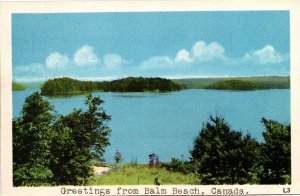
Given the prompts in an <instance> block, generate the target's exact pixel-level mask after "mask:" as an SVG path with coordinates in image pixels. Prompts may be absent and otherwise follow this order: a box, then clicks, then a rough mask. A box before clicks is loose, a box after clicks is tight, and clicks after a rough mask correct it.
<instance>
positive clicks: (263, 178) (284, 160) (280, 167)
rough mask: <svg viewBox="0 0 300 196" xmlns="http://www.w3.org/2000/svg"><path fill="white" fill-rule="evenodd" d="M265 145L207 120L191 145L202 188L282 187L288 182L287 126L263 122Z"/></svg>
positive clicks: (221, 122) (218, 121) (219, 122)
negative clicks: (227, 186) (254, 185)
mask: <svg viewBox="0 0 300 196" xmlns="http://www.w3.org/2000/svg"><path fill="white" fill-rule="evenodd" d="M262 122H263V124H264V125H265V128H266V132H264V133H263V136H264V138H265V142H264V143H262V144H259V143H258V142H257V141H256V140H255V139H253V138H251V136H250V135H249V134H248V135H246V136H242V134H241V132H237V131H233V130H231V129H230V126H229V125H228V123H226V122H225V121H224V119H223V118H222V117H219V116H216V117H212V116H211V117H210V119H209V121H208V122H206V123H204V124H203V127H202V130H201V131H200V133H199V135H198V136H197V137H196V139H195V141H194V147H193V149H192V150H191V163H192V164H193V165H194V167H195V168H196V172H197V174H198V175H199V180H200V183H201V184H246V183H248V184H285V183H290V182H291V181H290V180H291V152H290V150H291V143H290V130H291V127H290V126H285V125H282V124H280V123H278V122H276V121H272V120H266V119H264V118H263V120H262Z"/></svg>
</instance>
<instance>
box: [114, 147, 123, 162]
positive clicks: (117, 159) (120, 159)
mask: <svg viewBox="0 0 300 196" xmlns="http://www.w3.org/2000/svg"><path fill="white" fill-rule="evenodd" d="M115 161H116V164H119V163H121V161H122V154H121V153H120V152H119V151H118V150H117V152H116V153H115Z"/></svg>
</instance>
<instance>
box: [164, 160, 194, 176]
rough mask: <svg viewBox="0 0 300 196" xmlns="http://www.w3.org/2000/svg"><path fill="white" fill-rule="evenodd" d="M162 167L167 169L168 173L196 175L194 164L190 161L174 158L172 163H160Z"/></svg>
mask: <svg viewBox="0 0 300 196" xmlns="http://www.w3.org/2000/svg"><path fill="white" fill-rule="evenodd" d="M160 165H161V167H164V168H166V170H168V171H172V172H180V173H183V174H189V173H194V172H195V168H194V164H192V163H191V162H188V161H183V160H180V159H177V158H172V159H171V162H164V163H160Z"/></svg>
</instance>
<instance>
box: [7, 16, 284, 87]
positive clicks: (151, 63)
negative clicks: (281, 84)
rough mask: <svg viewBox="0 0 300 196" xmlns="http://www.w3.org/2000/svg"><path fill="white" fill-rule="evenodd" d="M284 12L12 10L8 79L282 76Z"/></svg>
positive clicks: (24, 80)
mask: <svg viewBox="0 0 300 196" xmlns="http://www.w3.org/2000/svg"><path fill="white" fill-rule="evenodd" d="M289 29H290V28H289V12H288V11H251V12H250V11H249V12H238V11H235V12H229V11H227V12H220V11H218V12H140V13H72V14H14V15H13V18H12V31H13V35H12V38H13V40H12V41H13V43H12V46H13V51H12V52H13V80H15V81H19V82H32V81H43V80H46V79H48V78H54V77H62V76H68V77H73V78H78V79H89V80H104V79H105V80H110V79H115V78H121V77H126V76H145V77H151V76H160V77H167V78H188V77H222V76H264V75H284V76H286V75H289V73H290V59H289V56H290V55H289V53H290V49H289V48H290V44H289V42H290V37H289V34H290V32H289Z"/></svg>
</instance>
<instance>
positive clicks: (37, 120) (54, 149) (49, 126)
mask: <svg viewBox="0 0 300 196" xmlns="http://www.w3.org/2000/svg"><path fill="white" fill-rule="evenodd" d="M102 103H103V101H102V100H101V99H100V98H99V97H94V98H93V97H92V96H91V95H89V96H87V98H86V101H85V104H86V107H87V110H86V111H83V110H76V109H74V110H73V112H71V113H70V114H68V115H66V116H62V115H61V116H54V115H52V111H53V110H52V109H53V108H52V106H51V105H50V104H49V102H48V101H46V100H44V99H43V98H42V96H41V95H40V94H39V93H37V92H36V93H34V94H32V95H31V96H29V97H28V98H27V99H26V101H25V103H24V106H23V110H22V116H21V117H19V118H17V119H14V120H13V150H14V151H13V162H14V185H15V186H20V185H22V186H23V185H26V186H39V185H67V184H70V185H71V184H72V185H82V184H85V183H86V180H87V179H88V178H89V177H90V176H91V175H92V174H93V173H92V165H91V162H92V160H94V159H101V157H102V155H103V153H104V150H105V147H106V146H107V145H109V141H108V137H109V134H110V129H109V128H108V127H107V122H108V121H109V120H110V116H108V115H107V114H106V113H105V112H104V110H103V108H102V107H101V104H102Z"/></svg>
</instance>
